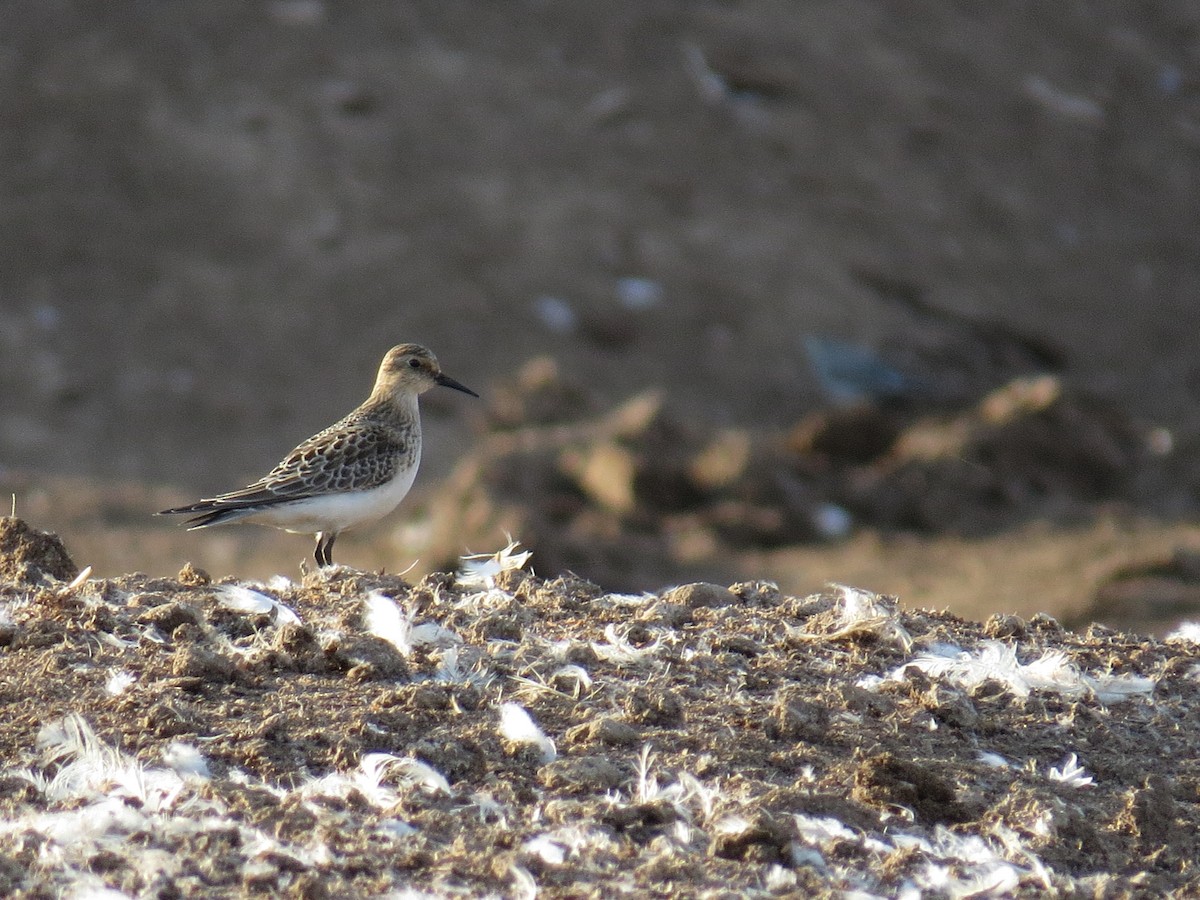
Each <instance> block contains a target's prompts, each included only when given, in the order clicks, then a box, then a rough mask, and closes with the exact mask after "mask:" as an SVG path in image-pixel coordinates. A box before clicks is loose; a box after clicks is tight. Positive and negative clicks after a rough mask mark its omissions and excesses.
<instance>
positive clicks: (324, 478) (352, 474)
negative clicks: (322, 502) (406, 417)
mask: <svg viewBox="0 0 1200 900" xmlns="http://www.w3.org/2000/svg"><path fill="white" fill-rule="evenodd" d="M411 445H412V440H411V437H410V436H409V435H408V433H407V432H400V431H397V430H396V429H395V428H391V427H384V426H382V425H370V424H367V425H364V424H362V423H358V424H356V425H355V427H353V428H347V427H343V426H342V425H341V423H339V424H338V425H334V426H332V427H330V428H327V429H325V430H324V431H322V432H321V433H320V434H316V435H314V436H313V437H311V438H309V439H308V440H307V441H305V442H304V443H303V444H301V445H300V446H299V447H297V448H296V449H295V450H293V451H292V452H291V453H289V454H288V455H287V456H286V457H285V458H284V460H283V461H282V462H280V463H279V465H277V466H276V467H275V468H274V469H272V470H271V471H270V472H268V473H267V474H266V475H265V476H264V477H262V478H260V479H259V480H258V481H256V482H254V484H251V485H247V486H246V487H244V488H240V489H238V490H236V491H230V492H229V493H228V494H222V495H221V496H219V497H214V498H213V499H212V500H210V501H206V502H208V503H211V504H213V506H215V507H225V508H229V507H242V508H244V507H249V506H262V505H270V504H273V503H282V502H285V501H288V500H302V499H304V498H306V497H316V496H320V495H321V494H328V493H334V492H340V491H365V490H370V489H371V488H374V487H379V486H380V485H381V484H385V483H386V482H388V481H389V480H391V478H392V476H393V475H395V473H396V468H397V466H399V465H400V464H401V462H402V461H403V460H404V459H405V458H406V457H407V456H408V453H409V448H410V447H411Z"/></svg>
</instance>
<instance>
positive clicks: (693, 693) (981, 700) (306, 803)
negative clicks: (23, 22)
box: [0, 547, 1200, 896]
mask: <svg viewBox="0 0 1200 900" xmlns="http://www.w3.org/2000/svg"><path fill="white" fill-rule="evenodd" d="M527 561H528V560H527V557H525V556H524V555H523V554H520V553H517V552H515V547H509V548H507V549H506V550H505V551H504V552H503V553H502V554H499V555H497V557H496V558H495V560H494V561H493V562H494V563H495V565H494V566H489V565H487V563H488V560H486V559H480V560H476V561H475V563H476V565H475V566H474V567H471V568H464V569H463V570H462V571H461V572H460V573H459V574H458V575H454V574H438V575H436V576H431V577H429V578H426V579H424V580H423V581H422V582H420V583H419V584H417V585H410V584H408V583H406V582H403V581H401V580H399V579H396V578H395V577H394V576H385V575H371V574H369V573H362V572H338V573H334V575H333V577H329V578H317V577H310V578H308V579H306V580H305V581H304V582H302V583H297V582H292V581H287V580H285V579H274V580H272V581H271V582H270V583H269V584H266V585H264V584H258V583H242V582H235V581H232V580H229V579H226V580H224V581H223V582H221V583H215V584H214V583H212V581H211V580H210V579H198V578H194V577H188V578H180V579H179V580H174V579H168V578H153V577H150V576H146V575H130V576H123V577H122V578H118V579H111V580H104V579H89V580H85V581H82V582H81V583H80V584H79V585H78V586H77V587H76V589H75V590H74V591H73V593H72V595H71V596H72V601H71V603H69V604H65V603H64V602H62V601H61V600H60V599H58V595H53V594H51V593H50V592H46V591H41V592H40V593H39V592H38V589H35V588H31V587H29V586H28V585H25V586H21V585H20V584H18V583H15V582H10V583H8V584H3V585H0V588H4V589H5V590H7V591H8V592H9V593H8V596H10V597H19V598H23V599H17V600H14V601H12V602H11V603H10V606H9V614H10V616H11V624H12V628H13V629H14V631H13V634H14V638H13V640H12V641H11V642H10V644H9V645H8V646H7V647H6V648H4V650H3V652H2V653H0V690H2V691H3V692H4V693H3V696H5V697H6V698H7V699H10V700H12V701H17V700H19V701H20V702H19V703H18V702H13V703H12V704H11V706H10V710H11V712H10V714H9V718H8V724H7V727H6V728H5V729H4V730H3V731H2V732H0V759H2V760H3V772H0V858H3V859H12V860H18V859H25V858H26V857H27V856H28V853H29V851H30V848H31V847H34V846H35V845H36V846H38V847H40V848H41V850H39V851H38V852H39V858H40V859H41V860H42V862H41V863H39V866H38V867H36V868H34V867H29V866H25V865H20V866H17V865H14V866H8V867H0V879H3V883H4V884H5V885H7V887H8V889H10V892H13V893H18V894H19V893H21V892H26V893H30V892H33V893H36V892H38V891H43V892H44V891H45V890H53V891H55V892H58V893H61V894H69V893H72V892H78V891H80V890H84V889H89V890H100V889H102V888H104V889H109V890H117V891H125V892H130V893H135V894H136V893H139V892H144V891H145V890H147V889H149V888H148V886H149V885H153V886H154V890H155V891H157V892H158V893H167V894H176V895H188V894H189V893H194V892H195V891H196V890H198V889H199V888H197V886H196V885H197V884H199V882H198V881H197V880H196V879H198V878H199V879H200V880H201V881H203V882H204V884H205V885H207V886H208V888H209V889H219V890H221V891H227V892H236V891H239V890H240V891H244V892H248V891H259V892H261V891H267V892H273V893H304V894H306V895H314V896H315V895H320V894H325V895H327V896H345V895H379V894H383V893H386V892H388V891H403V890H406V889H418V888H419V889H420V890H425V891H430V892H432V893H433V894H434V895H442V894H446V893H451V892H453V891H461V890H467V891H468V892H472V893H488V892H493V893H494V892H497V891H499V892H504V891H506V890H509V889H510V888H511V886H512V885H515V884H520V885H523V886H524V887H523V888H522V890H524V891H526V892H528V891H529V890H538V891H541V892H544V893H545V894H547V895H549V896H557V895H564V896H565V895H587V894H588V893H589V892H593V893H594V891H592V888H593V887H594V886H595V885H597V884H611V883H613V879H614V878H616V879H618V880H621V879H624V880H625V883H627V884H629V885H633V886H636V890H637V891H642V892H646V893H650V894H667V893H675V894H682V895H696V894H701V893H704V892H705V891H709V890H712V889H714V888H715V887H717V886H719V887H720V888H721V889H722V890H726V891H734V892H738V893H742V894H751V893H754V892H755V891H758V890H761V887H762V885H764V884H770V885H774V886H775V887H776V888H778V889H780V890H785V889H795V890H801V889H803V890H804V891H805V892H806V893H808V894H810V895H815V896H821V895H826V896H836V895H839V894H843V893H845V892H846V891H851V890H855V891H863V892H868V893H873V894H876V895H884V896H886V895H895V894H897V893H898V892H902V891H903V890H906V889H908V888H910V887H911V888H916V889H918V890H926V891H932V892H935V893H936V892H948V893H950V894H954V895H959V896H968V895H971V894H972V893H973V892H974V893H979V892H980V891H982V890H984V888H985V886H987V890H991V891H992V892H993V893H996V892H1000V893H1003V892H1004V891H1009V892H1014V893H1020V892H1028V893H1037V892H1040V891H1044V890H1047V889H1049V888H1050V887H1053V888H1055V889H1056V890H1060V891H1063V892H1066V893H1071V892H1076V893H1078V892H1084V893H1087V892H1090V891H1091V890H1092V888H1093V887H1094V886H1095V885H1096V884H1098V883H1099V882H1098V881H1097V879H1102V880H1104V881H1105V887H1104V889H1105V890H1109V891H1113V892H1117V893H1121V892H1126V893H1136V892H1139V891H1141V892H1144V891H1152V892H1155V893H1159V894H1163V893H1169V892H1171V891H1179V890H1183V889H1185V888H1187V887H1191V886H1193V885H1192V881H1191V879H1192V875H1191V869H1190V862H1189V860H1190V859H1192V858H1194V857H1195V854H1196V852H1197V849H1198V848H1197V847H1196V846H1195V835H1196V834H1197V833H1200V812H1198V810H1200V804H1198V803H1197V802H1196V800H1197V795H1196V791H1195V784H1196V775H1195V772H1194V771H1193V768H1194V766H1193V764H1192V760H1194V759H1195V755H1196V754H1195V750H1194V745H1193V741H1194V734H1195V731H1196V729H1195V728H1194V727H1192V725H1193V724H1194V721H1195V720H1196V719H1198V718H1200V691H1197V690H1195V689H1194V678H1193V676H1192V674H1191V673H1192V672H1193V671H1194V668H1195V667H1194V663H1193V662H1192V659H1193V653H1192V650H1191V647H1190V645H1188V644H1186V643H1178V642H1176V643H1160V642H1157V641H1154V640H1150V639H1145V638H1137V637H1133V636H1123V635H1121V634H1119V633H1116V632H1111V631H1109V630H1106V629H1096V630H1095V631H1094V632H1093V633H1089V635H1078V634H1074V633H1072V632H1069V631H1066V630H1065V629H1062V628H1061V627H1057V626H1056V627H1050V624H1049V620H1042V619H1037V618H1036V617H1035V618H1034V619H1031V620H1030V621H1029V622H1027V623H1026V622H1021V623H1019V625H1020V627H1017V626H1013V625H1011V623H1004V622H998V621H997V622H991V623H989V624H988V625H986V626H985V625H982V624H977V623H972V622H968V621H964V620H961V619H957V618H955V617H953V616H950V615H946V614H942V613H936V612H930V611H906V610H904V609H903V608H901V607H900V606H899V605H898V604H896V603H895V601H894V600H893V599H892V598H887V597H882V596H880V595H876V594H872V593H870V592H867V591H860V590H858V589H855V588H849V587H843V586H833V587H831V588H829V589H828V590H826V591H824V592H822V593H820V594H816V595H813V596H811V597H792V596H788V595H787V594H784V593H782V592H780V591H779V589H778V588H777V587H776V586H775V585H772V584H770V583H767V582H745V583H742V584H737V585H733V586H731V587H730V588H725V587H722V586H720V585H714V584H693V585H688V586H685V587H684V588H675V589H674V590H664V591H661V592H659V593H658V594H652V593H644V594H619V593H606V592H605V591H604V590H603V589H602V588H600V587H598V586H596V585H594V584H592V583H590V582H587V581H583V580H581V579H578V578H575V577H573V576H563V577H560V578H554V579H546V578H541V577H538V576H537V575H534V574H531V573H530V572H529V571H528V569H527V567H526V568H522V567H524V566H526V563H527ZM666 598H673V599H672V600H671V601H670V602H665V600H666ZM667 608H669V609H671V610H677V611H683V612H685V613H686V615H678V616H676V615H666V614H664V609H667ZM1010 626H1011V627H1010ZM901 636H902V637H901ZM1002 651H1003V652H1002ZM981 667H982V668H981ZM988 667H990V668H988ZM989 672H990V673H991V674H988V673H989ZM1005 679H1007V680H1005ZM1155 685H1163V687H1162V688H1161V689H1155V690H1151V689H1150V688H1154V686H1155ZM1189 685H1190V687H1189ZM1147 686H1148V687H1147ZM1150 760H1153V767H1154V773H1153V774H1151V775H1150V776H1147V775H1146V768H1147V765H1150V763H1149V762H1148V761H1150ZM133 832H136V833H138V834H139V835H141V836H142V837H141V838H140V839H139V840H138V841H136V842H130V841H127V840H125V836H126V835H128V834H130V833H133ZM631 889H632V888H631Z"/></svg>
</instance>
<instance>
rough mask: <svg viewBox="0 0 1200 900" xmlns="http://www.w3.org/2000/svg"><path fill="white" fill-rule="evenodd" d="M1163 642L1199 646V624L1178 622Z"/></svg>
mask: <svg viewBox="0 0 1200 900" xmlns="http://www.w3.org/2000/svg"><path fill="white" fill-rule="evenodd" d="M1163 640H1164V641H1168V642H1169V641H1180V642H1182V643H1187V644H1200V622H1180V623H1179V624H1178V625H1176V626H1175V627H1174V628H1173V629H1172V630H1171V632H1170V633H1169V634H1168V635H1167V636H1166V637H1165V638H1163Z"/></svg>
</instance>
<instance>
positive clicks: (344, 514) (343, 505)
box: [242, 465, 417, 534]
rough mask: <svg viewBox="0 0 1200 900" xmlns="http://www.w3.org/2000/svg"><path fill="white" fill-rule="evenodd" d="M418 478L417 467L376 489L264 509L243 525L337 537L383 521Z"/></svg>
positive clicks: (314, 498)
mask: <svg viewBox="0 0 1200 900" xmlns="http://www.w3.org/2000/svg"><path fill="white" fill-rule="evenodd" d="M416 477H417V467H416V466H415V465H414V466H411V467H410V468H409V469H408V470H407V471H403V472H400V473H398V474H397V476H396V477H395V478H394V479H392V480H391V481H389V482H388V483H387V484H385V485H381V486H380V487H377V488H371V489H370V490H367V491H348V492H346V493H340V494H326V495H324V496H321V497H309V498H308V499H306V500H297V501H295V502H294V503H287V504H282V505H280V506H275V507H271V508H268V509H264V510H262V511H260V512H257V513H254V514H253V515H251V516H247V517H246V518H245V519H243V520H242V521H243V522H255V523H257V524H259V525H273V526H274V527H276V528H282V529H283V530H284V531H291V532H293V533H295V534H316V533H317V532H319V531H325V532H333V533H335V534H336V533H337V532H339V531H346V530H347V529H350V528H356V527H358V526H359V525H369V524H370V523H371V522H375V521H378V520H379V519H382V518H383V517H384V516H386V515H387V514H388V513H390V512H391V511H392V510H393V509H395V508H396V507H397V506H399V505H400V501H401V500H403V499H404V495H405V494H407V493H408V489H409V488H411V487H412V484H413V480H414V479H415V478H416Z"/></svg>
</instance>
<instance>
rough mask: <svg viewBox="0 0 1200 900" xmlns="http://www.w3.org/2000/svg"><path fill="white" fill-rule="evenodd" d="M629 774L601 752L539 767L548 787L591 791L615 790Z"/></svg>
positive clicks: (551, 788) (540, 775) (541, 777)
mask: <svg viewBox="0 0 1200 900" xmlns="http://www.w3.org/2000/svg"><path fill="white" fill-rule="evenodd" d="M625 778H626V775H625V773H624V772H623V771H622V770H621V769H620V767H619V766H617V765H616V764H615V763H613V762H611V761H610V760H607V759H605V758H603V757H599V756H583V757H578V758H574V759H556V760H555V761H554V762H552V763H549V764H548V765H545V766H542V767H541V768H540V769H538V780H539V781H540V782H541V783H542V785H543V786H544V787H546V788H547V789H549V790H552V791H553V790H563V789H567V790H571V789H576V790H584V791H586V792H587V793H589V794H592V793H602V792H604V791H610V790H614V789H615V788H618V787H620V786H621V783H622V782H624V781H625Z"/></svg>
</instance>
